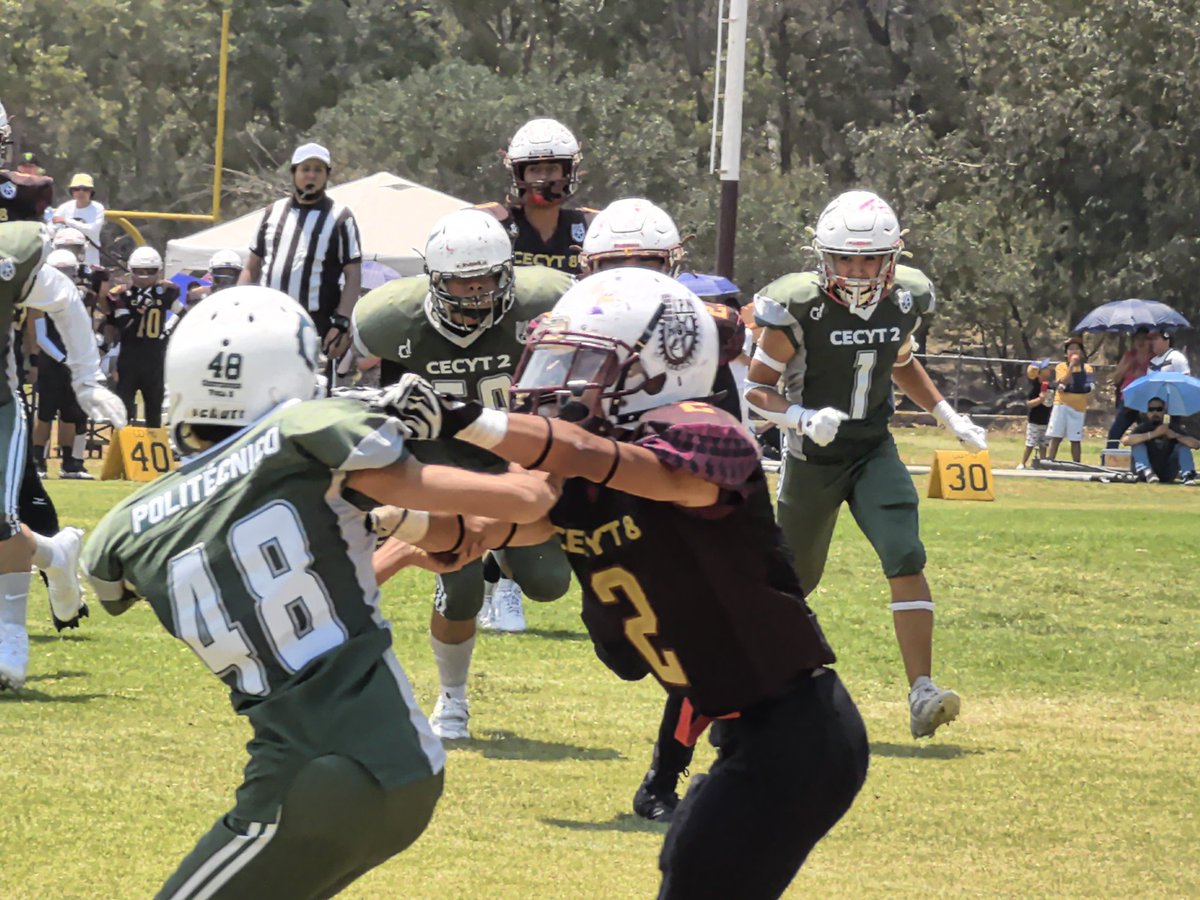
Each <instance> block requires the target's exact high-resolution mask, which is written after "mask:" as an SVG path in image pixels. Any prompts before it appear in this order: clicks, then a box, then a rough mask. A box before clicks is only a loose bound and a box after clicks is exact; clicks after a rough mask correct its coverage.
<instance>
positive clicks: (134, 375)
mask: <svg viewBox="0 0 1200 900" xmlns="http://www.w3.org/2000/svg"><path fill="white" fill-rule="evenodd" d="M166 359H167V358H166V355H165V354H164V353H159V352H157V351H147V352H144V353H143V352H139V351H137V350H132V351H131V352H130V353H129V354H128V355H122V356H119V357H117V390H116V394H117V396H118V397H120V398H121V402H123V403H124V404H125V416H126V418H128V419H129V424H130V425H132V424H133V420H134V419H136V418H137V394H138V392H139V391H141V394H142V407H143V410H144V411H145V414H146V427H147V428H161V427H162V410H163V402H164V400H165V398H166V386H165V384H164V370H165V368H166Z"/></svg>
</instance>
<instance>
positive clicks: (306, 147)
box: [292, 144, 333, 168]
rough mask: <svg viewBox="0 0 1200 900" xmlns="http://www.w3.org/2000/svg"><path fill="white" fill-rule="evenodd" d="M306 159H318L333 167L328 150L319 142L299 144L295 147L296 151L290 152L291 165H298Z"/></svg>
mask: <svg viewBox="0 0 1200 900" xmlns="http://www.w3.org/2000/svg"><path fill="white" fill-rule="evenodd" d="M306 159H318V160H320V161H321V162H323V163H325V165H326V166H327V167H328V168H333V162H332V161H331V160H330V158H329V151H328V150H326V149H325V148H324V147H322V146H321V145H320V144H301V145H300V146H299V147H297V148H296V152H295V153H293V154H292V165H293V166H298V165H300V163H302V162H304V161H305V160H306Z"/></svg>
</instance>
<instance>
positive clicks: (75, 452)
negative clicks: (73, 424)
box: [71, 434, 87, 462]
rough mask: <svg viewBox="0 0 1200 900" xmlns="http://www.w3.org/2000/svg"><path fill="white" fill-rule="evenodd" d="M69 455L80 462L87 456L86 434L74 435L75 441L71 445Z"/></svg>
mask: <svg viewBox="0 0 1200 900" xmlns="http://www.w3.org/2000/svg"><path fill="white" fill-rule="evenodd" d="M71 455H72V456H74V457H75V458H76V459H77V460H79V461H80V462H83V460H84V459H85V458H86V457H87V435H86V434H79V435H76V436H75V443H74V445H73V446H72V447H71Z"/></svg>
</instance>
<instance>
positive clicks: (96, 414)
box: [75, 384, 129, 428]
mask: <svg viewBox="0 0 1200 900" xmlns="http://www.w3.org/2000/svg"><path fill="white" fill-rule="evenodd" d="M75 399H76V400H78V401H79V405H80V406H82V407H83V411H84V412H85V413H87V415H88V418H89V419H92V420H94V421H97V422H108V423H109V424H110V425H112V427H113V428H124V427H125V426H126V425H127V424H129V420H128V419H126V418H125V404H124V403H122V402H121V398H120V397H118V396H117V395H116V394H114V393H113V392H112V391H110V390H109V389H108V388H106V387H102V386H101V385H98V384H79V385H75Z"/></svg>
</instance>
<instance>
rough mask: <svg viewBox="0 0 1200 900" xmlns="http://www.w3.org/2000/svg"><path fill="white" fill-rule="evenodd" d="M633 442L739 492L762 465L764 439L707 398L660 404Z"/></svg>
mask: <svg viewBox="0 0 1200 900" xmlns="http://www.w3.org/2000/svg"><path fill="white" fill-rule="evenodd" d="M633 443H635V444H637V445H638V446H639V447H645V448H646V449H647V450H649V451H650V452H652V453H653V454H654V455H655V456H657V457H658V459H659V461H660V462H661V463H662V464H663V465H664V466H666V467H667V468H668V469H672V470H683V471H685V472H687V473H688V474H691V475H695V476H696V477H697V478H702V479H704V480H705V481H709V482H712V483H713V484H715V485H717V486H718V487H721V488H724V489H726V490H731V491H735V492H743V491H745V490H747V489H748V487H747V486H748V483H749V481H750V479H751V477H752V476H753V475H754V474H755V473H756V472H758V471H759V465H760V455H759V448H758V443H757V442H756V441H755V440H754V439H753V438H752V437H750V433H749V432H748V431H746V429H745V428H744V427H743V426H742V423H741V422H739V421H738V420H737V419H735V418H734V417H733V416H731V415H729V413H727V412H725V411H724V410H720V409H717V408H716V407H715V406H712V405H711V404H708V403H704V402H701V401H685V402H683V403H672V404H670V405H669V406H660V407H659V408H657V409H652V410H649V411H647V412H646V413H644V414H643V415H642V416H641V417H640V418H639V419H638V422H637V430H636V431H635V432H634V436H633Z"/></svg>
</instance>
